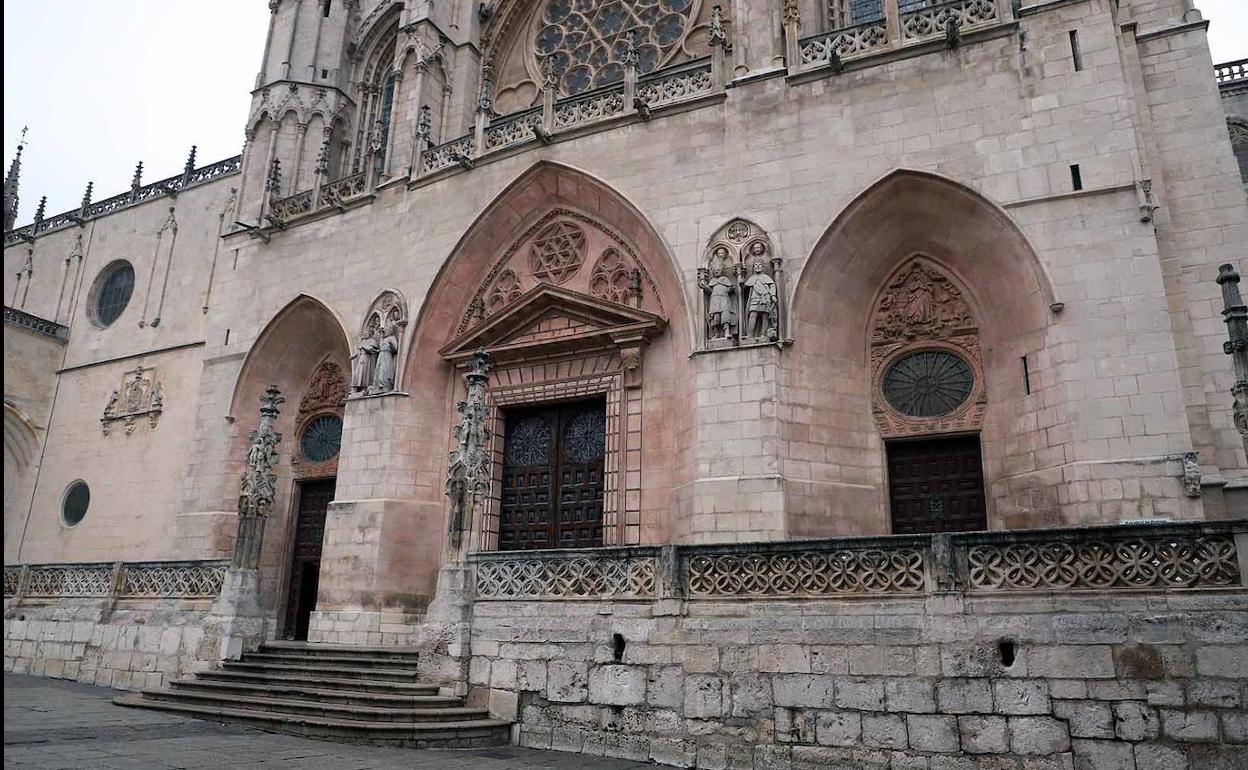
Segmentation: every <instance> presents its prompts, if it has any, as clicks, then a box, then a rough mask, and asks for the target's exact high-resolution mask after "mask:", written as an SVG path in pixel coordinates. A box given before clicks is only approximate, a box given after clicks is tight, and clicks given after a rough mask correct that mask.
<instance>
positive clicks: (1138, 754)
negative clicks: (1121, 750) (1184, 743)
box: [1134, 743, 1191, 770]
mask: <svg viewBox="0 0 1248 770" xmlns="http://www.w3.org/2000/svg"><path fill="white" fill-rule="evenodd" d="M1134 751H1135V770H1189V768H1190V767H1191V765H1190V764H1189V763H1188V761H1187V754H1186V753H1185V752H1184V751H1183V750H1182V749H1179V748H1176V747H1174V746H1167V745H1166V744H1163V743H1137V744H1135V749H1134Z"/></svg>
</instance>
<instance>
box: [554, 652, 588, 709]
mask: <svg viewBox="0 0 1248 770" xmlns="http://www.w3.org/2000/svg"><path fill="white" fill-rule="evenodd" d="M588 695H589V666H588V664H586V663H578V662H574V661H562V660H552V661H551V662H550V666H549V668H548V670H547V676H546V699H547V700H549V701H553V702H555V703H583V702H584V701H585V698H586V697H588Z"/></svg>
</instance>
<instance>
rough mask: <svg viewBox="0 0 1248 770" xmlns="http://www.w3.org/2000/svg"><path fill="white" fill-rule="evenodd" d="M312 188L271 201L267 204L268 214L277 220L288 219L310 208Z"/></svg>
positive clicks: (305, 212) (284, 220) (308, 210)
mask: <svg viewBox="0 0 1248 770" xmlns="http://www.w3.org/2000/svg"><path fill="white" fill-rule="evenodd" d="M312 193H313V191H312V190H304V191H303V192H301V193H295V194H294V195H291V196H290V197H288V198H281V199H278V200H275V201H273V203H272V204H270V206H269V214H268V215H269V216H270V217H272V218H273V219H274V220H276V221H278V222H286V221H289V220H291V219H293V218H295V217H297V216H299V215H301V214H307V213H308V212H310V211H311V210H312Z"/></svg>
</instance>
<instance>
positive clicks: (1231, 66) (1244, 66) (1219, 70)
mask: <svg viewBox="0 0 1248 770" xmlns="http://www.w3.org/2000/svg"><path fill="white" fill-rule="evenodd" d="M1213 77H1214V80H1216V81H1217V83H1218V85H1222V84H1224V83H1238V82H1239V81H1241V80H1248V59H1240V60H1239V61H1228V62H1226V63H1224V64H1216V65H1214V67H1213Z"/></svg>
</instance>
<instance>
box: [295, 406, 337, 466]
mask: <svg viewBox="0 0 1248 770" xmlns="http://www.w3.org/2000/svg"><path fill="white" fill-rule="evenodd" d="M341 449H342V418H341V417H338V416H337V415H332V414H326V415H322V416H320V417H317V418H315V419H313V420H312V422H310V423H308V426H307V427H306V428H304V429H303V438H301V439H300V440H299V451H300V452H302V453H303V459H305V460H307V461H309V462H314V463H323V462H325V461H327V460H332V459H334V458H335V457H337V456H338V452H339V451H340V450H341Z"/></svg>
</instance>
